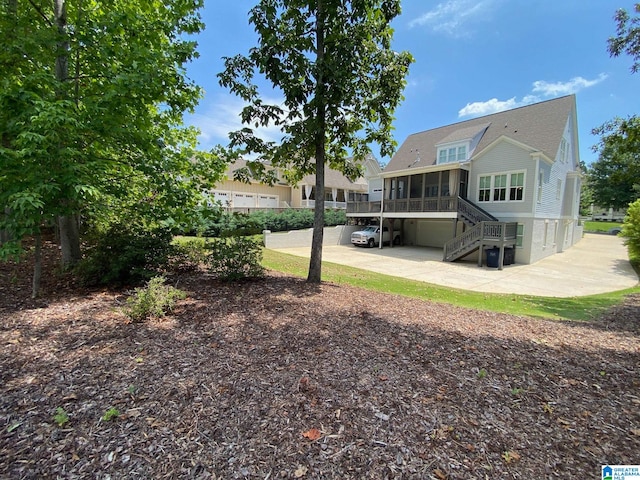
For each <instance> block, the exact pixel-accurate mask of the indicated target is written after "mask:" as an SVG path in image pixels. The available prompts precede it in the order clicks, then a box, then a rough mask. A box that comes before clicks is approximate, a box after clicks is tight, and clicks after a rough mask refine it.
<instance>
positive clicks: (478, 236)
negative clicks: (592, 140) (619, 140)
mask: <svg viewBox="0 0 640 480" xmlns="http://www.w3.org/2000/svg"><path fill="white" fill-rule="evenodd" d="M381 178H382V179H383V185H382V186H383V191H382V195H381V198H379V199H378V198H369V199H365V200H367V201H360V202H357V201H354V202H351V203H350V204H348V206H347V215H348V216H350V217H353V218H355V219H357V220H358V221H359V222H362V221H370V222H388V223H389V224H390V225H393V228H395V229H398V227H400V229H401V231H402V235H403V243H404V244H405V245H425V246H436V247H442V248H443V249H444V258H445V260H448V261H454V260H458V259H462V258H467V259H479V260H480V261H482V255H483V253H482V252H483V250H484V249H485V248H487V247H491V246H496V247H499V248H500V251H501V259H502V258H503V254H504V251H505V249H509V248H515V251H513V252H512V253H514V257H515V262H516V263H533V262H536V261H538V260H540V259H541V258H544V257H546V256H548V255H552V254H554V253H557V252H561V251H563V250H564V249H566V248H569V247H570V246H571V245H573V244H574V243H576V242H577V241H578V240H579V239H580V238H581V237H582V229H581V227H580V226H579V225H578V210H579V208H578V207H579V201H580V188H581V179H582V174H581V172H580V159H579V156H578V133H577V113H576V100H575V96H574V95H569V96H565V97H561V98H557V99H554V100H549V101H546V102H540V103H536V104H532V105H528V106H525V107H520V108H516V109H513V110H508V111H505V112H500V113H496V114H492V115H488V116H485V117H480V118H476V119H472V120H467V121H464V122H460V123H456V124H453V125H447V126H445V127H440V128H436V129H432V130H427V131H424V132H420V133H416V134H413V135H410V136H409V137H408V138H407V139H406V140H405V142H404V143H403V144H402V145H401V147H400V148H399V150H398V152H397V153H396V155H394V157H393V158H392V159H391V161H390V162H389V164H388V165H387V167H386V168H385V169H384V170H383V172H382V174H381ZM479 252H480V253H482V255H479ZM478 257H480V258H478ZM501 261H502V260H501ZM500 266H502V263H501V264H500Z"/></svg>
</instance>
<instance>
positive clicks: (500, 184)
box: [493, 175, 507, 202]
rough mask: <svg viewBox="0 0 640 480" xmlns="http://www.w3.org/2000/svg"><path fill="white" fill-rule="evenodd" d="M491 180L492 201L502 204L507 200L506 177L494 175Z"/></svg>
mask: <svg viewBox="0 0 640 480" xmlns="http://www.w3.org/2000/svg"><path fill="white" fill-rule="evenodd" d="M493 179H494V180H493V201H494V202H504V201H505V200H506V199H507V176H506V175H496V176H495V177H493Z"/></svg>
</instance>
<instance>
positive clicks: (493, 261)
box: [487, 247, 500, 268]
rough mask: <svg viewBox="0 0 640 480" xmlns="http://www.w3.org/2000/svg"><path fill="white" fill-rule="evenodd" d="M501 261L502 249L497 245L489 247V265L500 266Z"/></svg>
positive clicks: (492, 266)
mask: <svg viewBox="0 0 640 480" xmlns="http://www.w3.org/2000/svg"><path fill="white" fill-rule="evenodd" d="M499 262H500V249H499V248H497V247H493V248H488V249H487V267H491V268H498V263H499Z"/></svg>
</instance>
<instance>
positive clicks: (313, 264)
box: [307, 0, 326, 283]
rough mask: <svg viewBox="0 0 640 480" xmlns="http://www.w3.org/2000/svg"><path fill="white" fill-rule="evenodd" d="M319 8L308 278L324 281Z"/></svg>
mask: <svg viewBox="0 0 640 480" xmlns="http://www.w3.org/2000/svg"><path fill="white" fill-rule="evenodd" d="M317 8H318V10H317V12H316V69H317V74H316V92H315V99H316V101H317V102H318V103H317V110H316V122H317V127H316V138H315V144H316V145H315V151H316V152H315V153H316V199H315V207H314V214H313V237H312V240H311V258H310V260H309V275H308V276H307V282H309V283H320V282H321V281H322V240H323V237H324V165H325V136H326V135H325V130H326V107H325V101H326V99H325V85H324V73H323V70H324V48H325V46H324V34H325V32H324V23H325V11H324V5H323V2H322V0H318V4H317Z"/></svg>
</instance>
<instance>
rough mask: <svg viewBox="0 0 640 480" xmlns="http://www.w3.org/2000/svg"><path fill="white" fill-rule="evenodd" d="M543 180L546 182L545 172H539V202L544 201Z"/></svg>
mask: <svg viewBox="0 0 640 480" xmlns="http://www.w3.org/2000/svg"><path fill="white" fill-rule="evenodd" d="M542 182H544V172H540V173H538V203H540V202H542Z"/></svg>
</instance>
